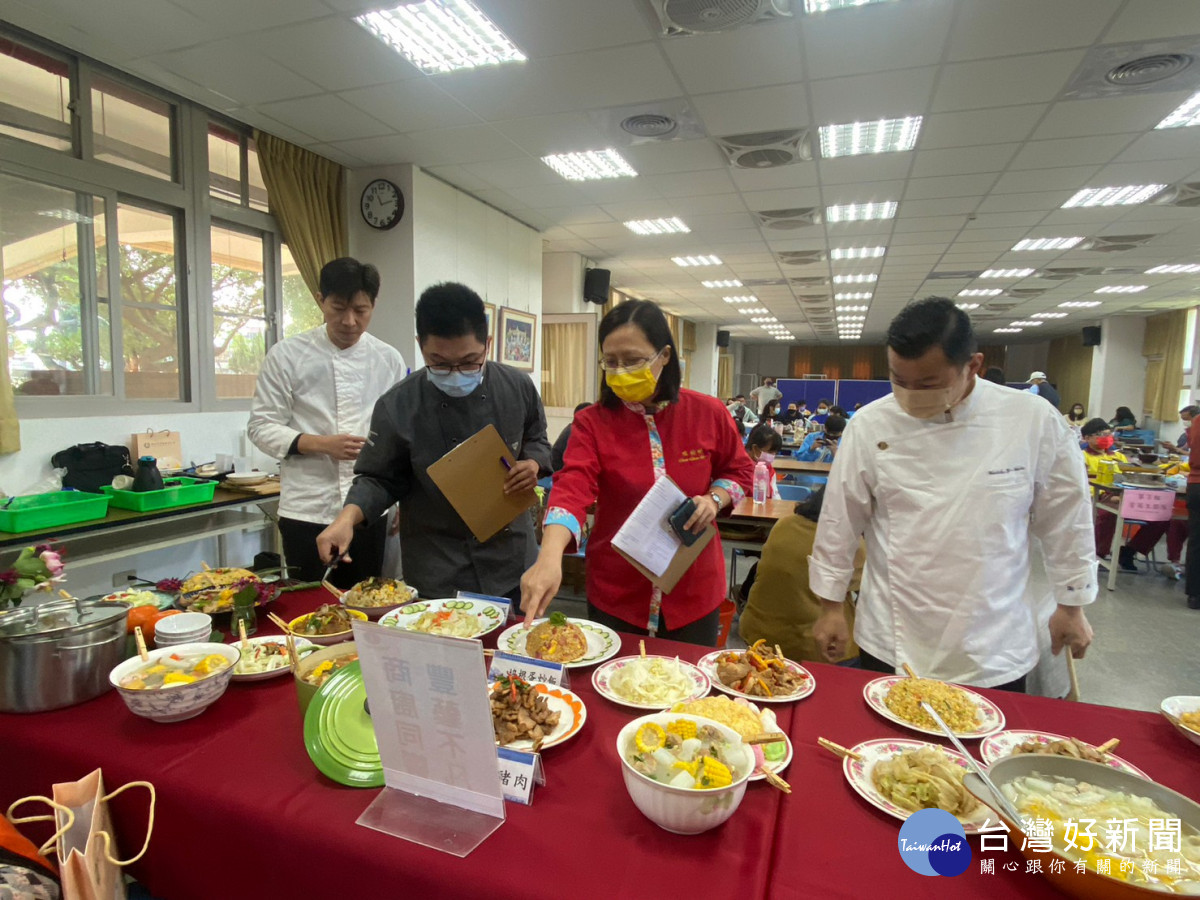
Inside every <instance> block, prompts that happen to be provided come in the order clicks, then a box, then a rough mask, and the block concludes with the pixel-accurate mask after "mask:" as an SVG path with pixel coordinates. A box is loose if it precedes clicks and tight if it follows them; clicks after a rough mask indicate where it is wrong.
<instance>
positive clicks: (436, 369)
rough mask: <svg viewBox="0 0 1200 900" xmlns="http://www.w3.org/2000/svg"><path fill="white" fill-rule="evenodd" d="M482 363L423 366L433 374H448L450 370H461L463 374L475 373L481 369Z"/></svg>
mask: <svg viewBox="0 0 1200 900" xmlns="http://www.w3.org/2000/svg"><path fill="white" fill-rule="evenodd" d="M483 366H484V364H483V363H481V362H476V363H459V364H458V365H457V366H428V365H427V366H426V367H425V368H426V369H428V370H429V371H430V372H432V373H433V374H434V375H449V374H450V373H451V372H462V373H463V374H464V375H477V374H479V373H480V372H481V371H483Z"/></svg>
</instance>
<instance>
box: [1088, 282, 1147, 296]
mask: <svg viewBox="0 0 1200 900" xmlns="http://www.w3.org/2000/svg"><path fill="white" fill-rule="evenodd" d="M1148 287H1150V285H1148V284H1106V285H1105V286H1104V287H1100V288H1096V290H1094V291H1093V292H1092V293H1094V294H1140V293H1141V292H1142V291H1144V290H1145V289H1146V288H1148Z"/></svg>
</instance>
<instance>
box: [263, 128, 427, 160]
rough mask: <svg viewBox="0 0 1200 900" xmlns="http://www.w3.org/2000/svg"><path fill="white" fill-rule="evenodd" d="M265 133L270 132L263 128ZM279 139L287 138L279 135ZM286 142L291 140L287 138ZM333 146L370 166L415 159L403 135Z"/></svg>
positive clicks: (411, 147)
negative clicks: (342, 149)
mask: <svg viewBox="0 0 1200 900" xmlns="http://www.w3.org/2000/svg"><path fill="white" fill-rule="evenodd" d="M264 130H265V131H272V129H271V128H269V127H268V128H265V129H264ZM281 137H285V138H286V137H287V136H286V135H281ZM288 140H291V139H290V138H288ZM333 144H334V146H337V147H342V148H344V149H345V150H346V152H348V153H352V154H354V155H355V156H357V157H358V158H359V159H362V160H364V161H365V162H367V163H368V164H369V165H372V166H387V165H398V164H400V163H411V162H413V161H414V160H415V158H416V151H415V150H414V149H413V146H412V142H411V141H410V140H409V139H408V138H407V137H404V136H403V135H399V134H392V135H387V136H386V137H373V138H360V139H358V140H353V141H334V142H333Z"/></svg>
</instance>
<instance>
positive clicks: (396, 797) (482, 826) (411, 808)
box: [358, 788, 504, 858]
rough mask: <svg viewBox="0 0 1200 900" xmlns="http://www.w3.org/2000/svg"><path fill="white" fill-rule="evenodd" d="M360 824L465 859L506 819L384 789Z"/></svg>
mask: <svg viewBox="0 0 1200 900" xmlns="http://www.w3.org/2000/svg"><path fill="white" fill-rule="evenodd" d="M358 824H359V825H365V826H366V827H367V828H373V829H374V830H375V831H382V832H383V833H384V834H390V835H392V836H393V837H398V838H403V839H404V840H406V841H412V842H413V843H414V844H420V845H421V846H422V847H429V848H430V849H432V850H441V851H442V852H443V853H449V854H450V855H452V856H457V857H459V858H462V857H464V856H466V855H467V854H469V853H470V852H471V851H472V850H474V849H475V848H476V847H478V846H479V845H480V844H482V843H483V842H484V841H485V840H487V839H488V837H489V836H490V835H491V834H492V832H494V831H495V830H496V829H497V828H499V827H500V826H501V825H503V824H504V816H503V815H501V816H499V817H498V818H497V817H496V816H489V815H487V814H486V813H479V812H473V811H471V810H467V809H463V808H462V807H459V806H451V805H450V804H448V803H439V802H438V801H437V800H434V799H433V798H431V797H421V796H418V795H416V794H409V793H407V792H406V791H399V790H396V789H394V788H384V789H383V790H382V791H381V792H380V794H379V796H378V797H376V798H375V799H374V800H372V801H371V805H370V806H368V807H367V808H366V809H365V810H363V814H362V815H361V816H359V817H358Z"/></svg>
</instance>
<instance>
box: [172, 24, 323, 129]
mask: <svg viewBox="0 0 1200 900" xmlns="http://www.w3.org/2000/svg"><path fill="white" fill-rule="evenodd" d="M151 61H152V62H154V63H157V64H158V65H160V66H162V67H163V68H164V69H167V70H168V71H171V72H176V73H178V74H179V75H182V76H183V77H184V78H190V79H191V80H192V81H195V82H197V83H198V84H202V85H206V86H207V87H209V88H210V89H212V90H214V91H217V92H219V93H221V94H225V95H226V96H228V97H231V98H233V99H234V100H236V101H238V102H239V103H241V104H243V105H245V106H255V105H258V104H262V103H267V102H269V101H273V100H283V99H286V98H291V97H304V96H310V95H313V94H319V93H320V92H321V89H320V87H318V86H317V85H316V84H314V83H313V82H311V81H309V80H308V79H306V78H304V77H302V76H300V75H297V74H296V73H295V72H293V71H291V70H290V69H286V68H284V67H283V66H281V65H279V63H277V62H274V61H272V60H270V59H267V58H266V57H264V56H261V55H259V54H257V53H255V52H254V49H253V42H252V41H250V40H249V39H248V38H245V37H238V38H229V39H226V40H223V41H216V42H214V43H211V44H202V45H200V46H199V47H191V48H189V49H187V50H176V51H174V52H171V53H162V54H159V55H158V56H155V57H153V58H152V60H151ZM268 114H270V113H269V111H268ZM284 121H287V120H286V119H285V120H284ZM288 124H290V125H293V126H294V127H297V128H301V129H302V130H304V131H308V130H309V129H307V128H304V127H303V126H302V125H300V123H299V122H289V123H288Z"/></svg>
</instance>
